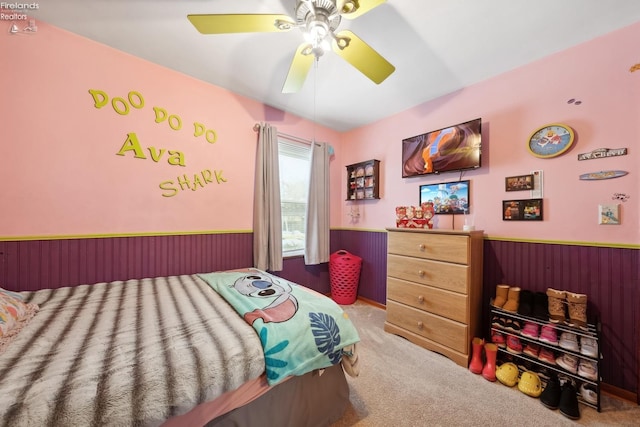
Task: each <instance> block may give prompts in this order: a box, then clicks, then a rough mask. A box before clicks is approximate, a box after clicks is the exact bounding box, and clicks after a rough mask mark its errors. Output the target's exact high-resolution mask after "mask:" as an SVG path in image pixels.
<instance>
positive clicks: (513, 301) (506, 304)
mask: <svg viewBox="0 0 640 427" xmlns="http://www.w3.org/2000/svg"><path fill="white" fill-rule="evenodd" d="M519 303H520V288H519V287H517V286H509V285H498V286H496V297H495V299H494V300H493V304H492V305H493V306H494V307H498V308H501V309H503V310H505V311H510V312H512V313H516V312H517V311H518V304H519Z"/></svg>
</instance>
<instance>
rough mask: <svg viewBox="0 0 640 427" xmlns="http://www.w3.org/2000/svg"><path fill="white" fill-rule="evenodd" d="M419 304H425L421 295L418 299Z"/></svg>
mask: <svg viewBox="0 0 640 427" xmlns="http://www.w3.org/2000/svg"><path fill="white" fill-rule="evenodd" d="M418 302H419V303H423V302H424V297H423V296H422V295H420V296H419V297H418Z"/></svg>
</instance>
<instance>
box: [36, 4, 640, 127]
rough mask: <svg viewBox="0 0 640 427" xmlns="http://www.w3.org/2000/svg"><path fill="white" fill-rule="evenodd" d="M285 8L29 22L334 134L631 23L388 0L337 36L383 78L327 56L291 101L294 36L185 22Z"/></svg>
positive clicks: (168, 7) (289, 10)
mask: <svg viewBox="0 0 640 427" xmlns="http://www.w3.org/2000/svg"><path fill="white" fill-rule="evenodd" d="M362 1H364V0H362ZM294 7H295V0H243V1H237V0H55V1H54V0H49V1H41V2H39V9H38V10H37V11H35V12H34V13H33V16H34V17H35V18H36V20H42V21H45V22H48V23H50V24H53V25H55V26H57V27H60V28H63V29H66V30H69V31H71V32H73V33H76V34H79V35H82V36H85V37H87V38H90V39H93V40H95V41H98V42H100V43H103V44H106V45H109V46H112V47H114V48H116V49H119V50H121V51H124V52H128V53H130V54H133V55H135V56H138V57H141V58H144V59H147V60H149V61H151V62H154V63H157V64H160V65H163V66H165V67H168V68H171V69H175V70H177V71H180V72H182V73H184V74H187V75H190V76H193V77H196V78H198V79H200V80H203V81H207V82H210V83H213V84H215V85H217V86H221V87H224V88H227V89H229V90H231V91H233V92H235V93H237V94H241V95H244V96H247V97H249V98H252V99H255V100H257V101H260V102H262V103H264V104H267V105H271V106H273V107H276V108H279V109H282V110H286V111H289V112H292V113H294V114H297V115H299V116H302V117H305V118H307V119H312V120H313V119H315V120H316V122H317V123H319V124H322V125H325V126H327V127H330V128H332V129H335V130H337V131H346V130H349V129H352V128H356V127H359V126H363V125H366V124H369V123H372V122H374V121H376V120H379V119H381V118H383V117H387V116H390V115H392V114H394V113H397V112H400V111H403V110H406V109H408V108H410V107H413V106H415V105H418V104H421V103H423V102H426V101H429V100H431V99H434V98H437V97H439V96H442V95H445V94H447V93H451V92H455V91H457V90H459V89H461V88H463V87H465V86H469V85H471V84H474V83H477V82H480V81H482V80H485V79H488V78H490V77H492V76H496V75H498V74H501V73H504V72H506V71H508V70H512V69H514V68H517V67H520V66H522V65H525V64H527V63H529V62H532V61H535V60H537V59H539V58H542V57H544V56H547V55H549V54H552V53H554V52H558V51H561V50H564V49H566V48H569V47H571V46H574V45H577V44H580V43H583V42H585V41H588V40H591V39H593V38H596V37H598V36H600V35H603V34H605V33H608V32H611V31H613V30H616V29H618V28H622V27H624V26H627V25H631V24H633V23H635V22H639V21H640V1H638V0H608V1H603V0H535V1H532V0H446V1H443V0H388V1H387V3H385V4H382V5H381V6H378V7H377V8H375V9H373V10H371V11H370V12H368V13H366V14H364V15H362V16H360V17H359V18H357V19H354V20H347V19H343V20H342V23H341V24H340V27H339V28H338V31H340V30H343V29H347V28H348V29H350V30H351V31H353V32H354V33H355V34H357V35H358V36H359V37H360V38H362V39H363V40H364V41H365V42H367V43H368V44H369V45H370V46H371V47H373V48H374V49H376V50H377V51H378V52H379V53H380V54H381V55H382V56H384V57H385V58H386V59H387V60H388V61H389V62H391V63H392V64H393V65H395V67H396V71H395V72H394V73H393V74H392V75H391V76H390V77H389V78H387V80H385V81H384V82H382V84H380V85H376V84H374V83H373V82H371V81H370V80H369V79H368V78H366V77H365V76H363V75H362V74H360V72H358V71H357V70H356V69H355V68H353V67H352V66H351V65H349V64H348V63H347V62H345V61H344V60H343V59H342V58H340V57H338V56H337V55H336V54H334V53H333V52H329V53H327V54H325V55H324V56H323V57H321V58H320V60H319V62H318V63H317V67H313V68H312V70H311V72H310V74H309V76H308V78H307V81H306V82H305V85H304V87H303V89H302V90H301V91H300V92H298V93H296V94H282V93H281V89H282V84H283V83H284V80H285V77H286V75H287V71H288V69H289V64H290V62H291V60H292V58H293V54H294V52H295V49H296V48H297V46H298V45H299V44H301V43H302V41H303V40H302V33H301V32H300V30H297V29H294V30H292V31H290V32H288V33H254V34H224V35H202V34H200V33H199V32H198V31H197V30H196V29H195V28H194V27H193V26H192V25H191V23H190V22H189V21H188V20H187V15H188V14H205V13H217V14H220V13H285V14H289V15H293V11H294ZM314 95H315V97H314ZM314 98H315V101H314Z"/></svg>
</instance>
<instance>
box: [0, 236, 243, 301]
mask: <svg viewBox="0 0 640 427" xmlns="http://www.w3.org/2000/svg"><path fill="white" fill-rule="evenodd" d="M252 248H253V234H252V233H230V234H194V235H181V236H136V237H113V238H95V239H67V240H31V241H0V286H2V287H5V288H6V289H11V290H20V291H34V290H38V289H44V288H59V287H62V286H74V285H79V284H92V283H97V282H110V281H114V280H126V279H140V278H144V277H156V276H172V275H179V274H188V273H202V272H210V271H216V270H225V269H232V268H241V267H250V266H252V265H253V249H252Z"/></svg>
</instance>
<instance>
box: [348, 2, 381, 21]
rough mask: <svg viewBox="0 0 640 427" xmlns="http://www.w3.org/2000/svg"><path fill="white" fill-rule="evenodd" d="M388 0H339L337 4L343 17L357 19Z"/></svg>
mask: <svg viewBox="0 0 640 427" xmlns="http://www.w3.org/2000/svg"><path fill="white" fill-rule="evenodd" d="M386 1H387V0H338V3H337V6H338V10H339V11H340V14H341V15H342V17H343V18H347V19H356V18H357V17H358V16H361V15H364V14H365V13H367V12H369V11H370V10H371V9H373V8H376V7H378V6H380V5H381V4H382V3H385V2H386Z"/></svg>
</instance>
